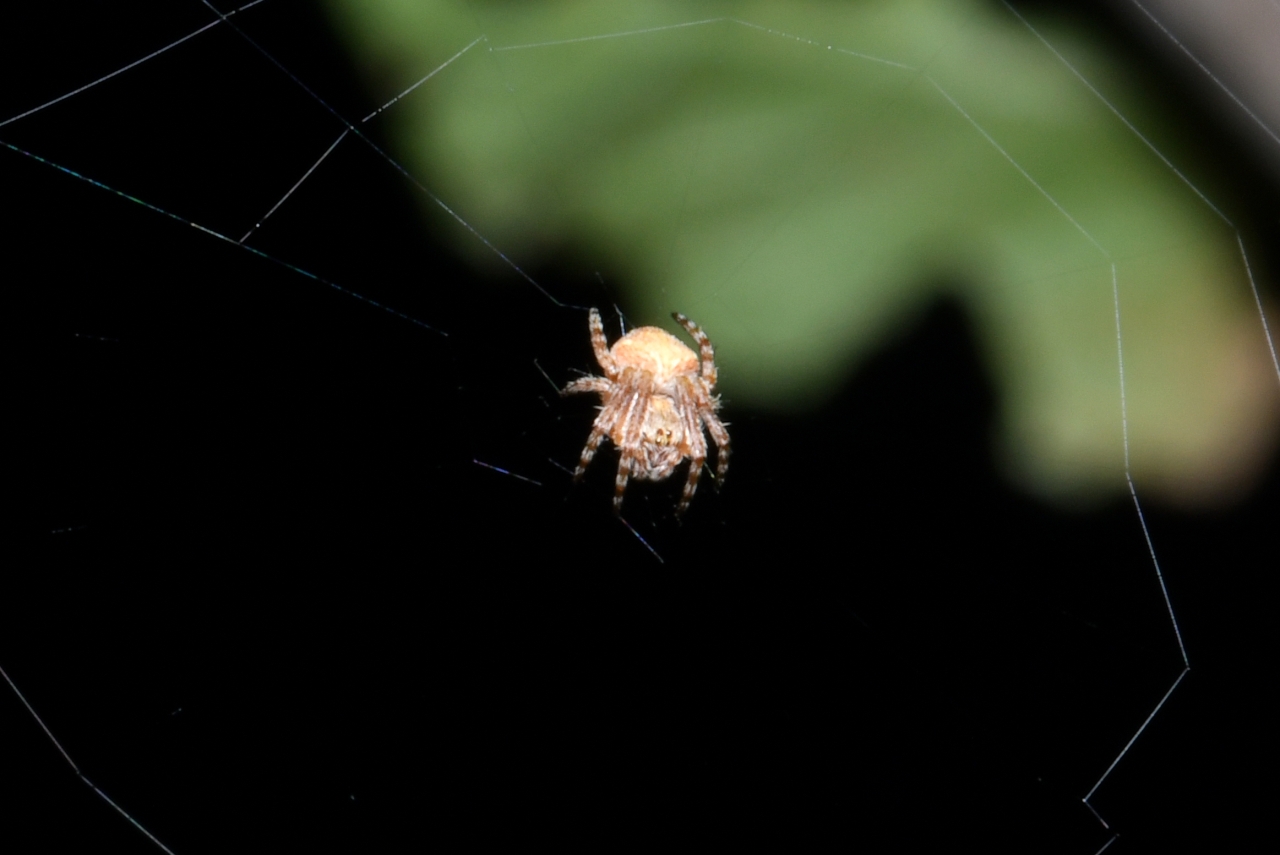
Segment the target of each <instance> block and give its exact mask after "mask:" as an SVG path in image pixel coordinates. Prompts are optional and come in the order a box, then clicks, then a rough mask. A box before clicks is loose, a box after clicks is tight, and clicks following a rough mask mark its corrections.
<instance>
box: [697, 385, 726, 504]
mask: <svg viewBox="0 0 1280 855" xmlns="http://www.w3.org/2000/svg"><path fill="white" fill-rule="evenodd" d="M698 414H699V415H700V416H702V423H703V424H705V425H706V426H707V433H709V434H711V439H712V441H713V442H715V444H716V483H717V486H723V484H724V475H725V473H726V472H728V471H729V431H727V430H725V426H724V422H722V421H720V417H719V416H717V415H716V411H715V410H714V409H712V407H711V405H710V404H703V405H702V406H700V407H699V409H698Z"/></svg>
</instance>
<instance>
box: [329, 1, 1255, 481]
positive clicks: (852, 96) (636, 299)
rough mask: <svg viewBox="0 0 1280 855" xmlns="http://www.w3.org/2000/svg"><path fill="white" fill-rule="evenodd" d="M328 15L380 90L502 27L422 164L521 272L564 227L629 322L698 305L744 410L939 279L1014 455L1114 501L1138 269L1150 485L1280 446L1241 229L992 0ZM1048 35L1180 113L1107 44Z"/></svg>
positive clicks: (790, 404)
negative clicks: (966, 329) (1127, 69)
mask: <svg viewBox="0 0 1280 855" xmlns="http://www.w3.org/2000/svg"><path fill="white" fill-rule="evenodd" d="M331 6H332V7H333V11H334V15H335V19H336V20H337V21H339V22H340V29H341V31H342V32H343V33H344V34H346V36H347V37H348V38H349V39H350V43H351V45H352V47H353V48H354V49H355V50H356V51H357V53H358V55H359V56H360V57H361V58H362V63H363V64H364V65H365V66H366V67H367V68H368V69H369V73H370V75H371V77H372V79H373V80H374V81H375V85H376V87H377V89H378V91H382V92H386V93H393V92H396V91H400V90H402V89H404V88H405V87H406V86H407V85H409V84H410V83H412V82H413V81H414V80H416V79H418V78H420V77H422V76H423V75H425V74H426V73H428V72H429V71H431V70H432V69H433V68H435V67H437V66H439V65H440V64H441V63H444V62H445V61H446V60H447V59H449V58H450V57H452V56H454V54H456V53H457V52H458V51H459V50H462V49H463V48H464V47H466V46H467V45H468V44H470V43H471V42H473V41H474V40H476V39H480V41H479V42H477V43H476V44H475V45H474V46H473V47H472V48H471V49H470V50H468V51H466V52H465V53H464V54H463V55H462V56H461V57H458V58H457V59H456V60H455V61H453V62H452V63H451V64H449V65H448V66H447V67H445V68H443V69H441V70H439V71H438V73H437V74H436V75H435V76H434V77H433V78H432V79H431V80H429V81H428V82H426V83H425V84H424V85H423V86H422V87H421V88H420V89H418V90H416V91H415V92H414V93H412V94H411V95H408V96H407V97H406V98H405V99H404V100H403V101H401V102H399V103H397V104H396V105H395V108H394V111H393V112H391V113H390V114H389V115H390V116H391V118H392V120H393V122H394V123H395V125H396V127H398V128H399V130H400V134H401V136H400V141H399V143H398V151H397V157H398V158H400V159H401V160H403V161H404V162H406V163H407V164H408V165H409V167H410V168H411V169H412V170H413V171H414V172H415V173H416V174H418V175H419V176H422V177H424V178H425V180H426V181H427V183H428V184H429V185H430V186H431V187H432V189H433V191H434V192H436V193H438V194H439V196H440V197H441V198H442V199H444V200H446V201H447V203H448V204H449V205H450V206H452V207H454V208H455V209H456V210H457V211H458V212H459V213H460V215H461V216H462V217H464V218H465V219H466V220H467V221H468V222H469V223H470V224H471V225H473V226H474V227H475V228H476V229H477V230H478V231H479V232H480V233H481V234H483V235H484V236H485V237H486V238H487V239H489V240H490V241H492V242H493V243H495V244H496V245H497V246H499V247H501V248H502V249H503V251H504V252H507V253H508V254H509V255H511V256H512V257H514V258H516V259H518V260H519V262H520V263H521V264H524V265H529V264H532V263H533V262H535V261H536V259H538V258H539V257H540V255H541V254H542V253H544V252H547V251H553V250H560V249H563V248H565V247H570V248H572V249H573V250H574V251H575V252H577V253H579V254H581V255H582V256H583V257H585V258H587V259H589V260H590V262H589V263H590V264H592V266H593V267H595V268H597V269H600V270H602V271H605V272H606V274H607V277H608V278H609V279H610V280H611V281H612V282H615V283H617V284H618V286H619V288H620V289H621V290H622V291H623V292H625V293H626V295H627V298H628V305H629V306H630V307H631V308H632V312H633V315H634V321H635V322H638V323H660V322H662V320H663V319H665V318H666V317H667V315H668V314H669V312H670V311H671V310H673V309H678V310H680V311H683V312H685V313H687V314H689V315H690V316H692V317H694V318H696V319H697V320H698V321H699V323H701V324H702V325H703V326H704V327H705V328H706V329H707V330H708V331H709V332H710V333H711V334H712V337H713V340H714V341H715V342H716V345H717V349H718V353H719V355H720V362H721V365H722V373H721V378H722V389H723V391H724V393H725V395H726V397H727V398H728V399H729V400H731V401H732V402H733V404H734V406H755V407H768V408H796V407H803V406H811V405H814V404H815V403H818V402H820V401H821V400H822V399H823V398H824V397H825V396H828V395H830V394H831V393H832V392H833V390H834V389H835V388H836V387H837V386H838V384H839V383H841V382H842V381H843V380H844V379H845V378H846V377H847V376H848V374H849V373H850V372H851V371H852V370H853V369H854V367H855V366H856V365H857V361H858V360H859V358H861V357H863V356H865V355H866V354H867V353H869V352H870V351H871V350H873V349H874V348H875V347H877V346H878V345H880V344H882V343H883V342H884V341H885V340H886V338H887V337H888V336H890V335H892V334H893V333H894V332H895V331H896V330H897V329H898V328H900V327H901V325H903V324H904V323H906V322H909V320H910V319H911V317H912V316H913V314H914V313H915V312H916V311H918V310H919V309H920V307H921V306H923V305H924V304H925V303H926V302H927V301H928V300H929V299H931V298H932V297H934V296H936V295H937V294H938V293H939V292H940V291H945V292H947V293H950V294H952V295H955V296H957V297H958V298H960V299H961V300H962V301H963V302H964V304H965V305H967V306H968V307H969V309H970V311H971V314H972V316H973V318H974V319H975V321H976V323H977V325H978V328H979V330H980V332H979V335H980V337H981V343H982V345H983V347H984V349H985V353H986V355H987V358H988V365H989V367H990V371H991V373H992V375H993V377H994V379H995V381H996V383H997V386H998V388H999V390H1000V400H1001V407H1002V429H1001V436H1000V437H998V440H999V442H1000V445H1001V448H1002V449H1003V455H1004V459H1005V460H1006V461H1007V462H1008V468H1009V471H1010V472H1011V473H1012V474H1013V475H1014V476H1015V477H1016V478H1017V479H1018V480H1020V481H1021V482H1022V483H1023V484H1024V485H1026V486H1028V487H1029V488H1031V489H1033V490H1035V491H1037V492H1039V493H1041V494H1044V495H1050V496H1054V497H1058V498H1067V499H1070V498H1075V499H1081V498H1089V497H1092V496H1099V495H1108V494H1114V493H1116V492H1119V491H1121V490H1123V489H1124V481H1123V471H1124V470H1123V449H1122V442H1121V437H1122V432H1121V415H1120V394H1119V372H1118V369H1117V352H1116V316H1115V308H1114V303H1113V299H1112V272H1111V271H1112V264H1113V263H1114V264H1115V269H1116V284H1117V287H1118V290H1119V295H1120V309H1121V320H1122V324H1123V344H1124V357H1125V370H1126V375H1125V377H1126V381H1127V392H1128V416H1129V427H1130V437H1131V443H1132V454H1133V467H1134V472H1135V477H1137V478H1138V479H1139V480H1140V481H1142V482H1143V483H1144V486H1145V488H1146V489H1148V490H1158V491H1162V492H1164V494H1165V495H1167V496H1171V497H1174V498H1179V499H1183V500H1190V501H1197V500H1205V499H1212V498H1214V497H1217V496H1220V495H1224V494H1226V493H1227V492H1229V491H1230V489H1231V488H1232V487H1233V486H1235V485H1237V484H1238V483H1240V482H1241V481H1242V480H1247V474H1248V472H1249V471H1250V470H1251V469H1252V468H1255V467H1257V466H1258V465H1259V462H1260V460H1261V458H1262V456H1263V455H1264V454H1265V453H1266V452H1267V451H1268V450H1269V449H1270V447H1271V445H1272V444H1273V442H1274V438H1275V433H1276V431H1275V422H1276V417H1277V406H1276V401H1277V396H1276V394H1275V382H1276V378H1275V376H1274V374H1273V373H1271V370H1270V366H1269V363H1268V361H1267V359H1266V353H1265V343H1264V342H1263V340H1262V338H1261V333H1260V330H1259V328H1258V327H1259V325H1258V318H1257V314H1256V310H1255V309H1254V308H1253V306H1252V303H1251V298H1250V296H1249V292H1248V286H1247V280H1246V278H1245V272H1244V266H1243V263H1242V261H1241V258H1240V255H1239V252H1238V250H1237V248H1236V244H1235V237H1234V232H1233V231H1232V230H1231V229H1230V228H1228V227H1226V226H1225V225H1224V223H1223V221H1222V220H1221V219H1219V218H1218V217H1217V216H1216V215H1215V214H1214V213H1213V212H1212V211H1211V210H1210V209H1209V208H1208V207H1207V206H1206V205H1205V204H1204V203H1203V202H1202V201H1201V200H1200V199H1199V198H1198V197H1197V196H1196V194H1195V193H1194V192H1193V191H1192V190H1191V189H1189V188H1188V187H1187V185H1186V184H1185V183H1183V182H1182V181H1181V180H1180V179H1179V178H1178V177H1177V176H1176V175H1175V174H1174V173H1173V172H1172V171H1171V170H1170V169H1168V168H1167V167H1166V166H1165V165H1164V164H1163V163H1162V162H1161V161H1160V159H1159V158H1158V157H1157V156H1155V155H1154V154H1152V152H1151V151H1150V150H1149V149H1148V148H1147V147H1146V146H1145V145H1144V144H1143V143H1142V141H1141V140H1139V139H1138V138H1137V137H1136V136H1135V135H1134V134H1133V133H1131V132H1130V131H1129V130H1128V129H1126V128H1125V126H1124V125H1123V124H1122V123H1121V122H1120V121H1119V120H1118V119H1117V118H1116V116H1115V115H1114V114H1113V113H1112V112H1111V111H1110V110H1108V109H1107V108H1106V107H1105V106H1104V105H1103V104H1102V103H1101V102H1100V101H1099V100H1097V98H1095V97H1094V96H1093V95H1092V94H1091V93H1090V92H1089V91H1088V90H1087V89H1086V88H1085V86H1083V85H1082V84H1081V83H1080V81H1079V80H1078V79H1077V78H1076V77H1075V76H1073V74H1072V73H1071V71H1070V70H1069V69H1067V68H1066V67H1065V66H1064V65H1063V64H1062V63H1060V62H1059V61H1058V60H1056V59H1055V58H1054V56H1053V55H1052V53H1050V52H1049V51H1048V50H1047V49H1046V48H1045V46H1044V45H1043V44H1041V43H1040V42H1039V41H1038V40H1037V39H1036V37H1035V36H1034V35H1033V34H1032V33H1031V32H1030V31H1029V30H1028V29H1027V28H1025V27H1024V26H1023V25H1022V24H1021V23H1020V22H1019V21H1018V20H1017V18H1015V17H1014V16H1013V15H1011V14H1008V13H1006V12H1003V11H1002V10H1000V9H999V8H998V7H996V6H994V5H992V4H987V3H980V2H976V0H971V2H963V0H945V2H943V0H913V2H892V3H889V2H861V3H850V2H834V0H833V1H832V2H816V0H810V2H792V3H788V4H785V7H784V6H783V4H777V3H770V2H742V3H712V2H692V3H691V2H675V0H632V1H631V2H625V3H617V2H600V0H562V2H540V3H524V2H519V3H517V2H499V0H488V2H480V0H476V2H471V3H460V2H443V0H441V2H420V0H331ZM1042 26H1044V28H1045V31H1046V32H1048V33H1049V36H1050V40H1051V41H1052V42H1053V44H1054V46H1055V47H1056V48H1057V49H1058V50H1060V51H1062V52H1063V53H1064V54H1066V55H1069V56H1070V57H1071V58H1072V61H1073V63H1075V64H1076V65H1077V66H1078V67H1080V68H1081V69H1082V71H1083V72H1084V73H1085V74H1086V75H1087V76H1088V77H1089V79H1090V80H1091V81H1093V82H1094V83H1095V84H1097V85H1099V86H1101V87H1102V88H1103V89H1105V90H1106V91H1107V93H1108V96H1109V97H1110V98H1112V99H1113V100H1115V101H1116V102H1117V103H1120V104H1122V105H1123V106H1122V111H1123V112H1124V115H1125V118H1127V119H1128V120H1130V121H1132V122H1134V123H1135V124H1136V125H1138V126H1141V127H1144V128H1150V127H1160V125H1161V123H1160V120H1159V119H1158V118H1157V117H1153V116H1150V115H1148V114H1147V111H1146V109H1145V108H1144V107H1143V106H1142V100H1141V98H1140V95H1139V94H1138V93H1134V92H1132V91H1129V90H1128V89H1126V87H1125V84H1124V81H1123V80H1121V79H1120V78H1119V76H1118V74H1117V73H1116V72H1115V70H1114V69H1113V68H1112V67H1111V65H1112V64H1111V63H1110V62H1109V61H1108V59H1107V58H1106V57H1104V56H1102V55H1101V54H1100V53H1099V51H1098V49H1097V48H1095V47H1093V46H1091V45H1090V44H1089V43H1088V42H1086V41H1085V40H1083V39H1082V38H1081V37H1079V36H1078V35H1077V34H1074V33H1072V32H1070V31H1067V30H1065V29H1063V28H1062V27H1053V26H1050V25H1042ZM426 207H427V209H428V213H429V215H430V216H431V217H433V219H434V220H435V221H436V222H437V223H438V224H439V225H441V226H443V227H445V228H457V225H456V223H452V222H451V221H450V220H449V219H448V218H447V217H445V216H444V215H443V214H442V212H441V211H440V210H439V209H438V208H437V207H436V206H434V205H433V204H431V203H430V202H429V201H427V202H426ZM458 234H459V240H458V245H459V246H460V247H462V248H464V249H465V250H469V251H471V252H472V253H474V256H475V259H476V261H477V263H479V264H494V263H496V262H497V259H496V258H495V256H494V255H493V253H492V252H491V251H490V250H488V249H487V248H486V247H484V246H483V245H482V244H480V243H479V242H478V241H475V240H474V238H472V237H470V236H469V235H466V234H465V233H464V232H462V230H461V229H460V228H459V231H458ZM551 290H554V288H552V289H551ZM903 394H904V395H909V394H911V392H910V390H909V389H904V390H903ZM868 417H874V414H868ZM939 429H940V430H944V429H945V425H941V426H939ZM816 441H817V440H815V442H816Z"/></svg>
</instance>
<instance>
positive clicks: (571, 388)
mask: <svg viewBox="0 0 1280 855" xmlns="http://www.w3.org/2000/svg"><path fill="white" fill-rule="evenodd" d="M672 317H673V318H675V319H676V321H677V322H679V324H680V325H681V326H682V327H684V328H685V329H686V330H688V331H689V335H691V336H693V339H694V341H696V342H697V343H698V348H699V349H700V350H701V356H702V359H701V371H699V359H698V354H695V353H694V352H693V351H692V350H690V349H689V347H688V346H687V345H685V344H684V343H683V342H681V341H680V339H678V338H676V337H675V336H673V335H672V334H671V333H669V332H667V331H666V330H663V329H659V328H658V327H640V328H639V329H634V330H632V331H631V332H629V333H627V334H626V335H624V336H623V337H622V338H620V339H618V340H617V341H616V342H614V343H613V347H612V348H610V347H609V342H608V340H607V339H606V338H605V335H604V324H603V323H601V321H600V313H599V312H597V311H596V310H595V309H592V310H591V318H590V326H591V346H592V348H594V350H595V353H596V361H597V362H599V363H600V367H601V368H602V369H603V370H604V376H603V377H583V378H580V379H578V380H574V381H573V382H572V383H570V384H569V385H568V386H565V387H564V389H563V391H562V392H561V394H563V395H569V394H573V393H574V392H595V393H597V394H599V395H600V399H601V406H600V415H598V416H596V422H595V424H594V425H593V426H592V428H591V435H590V436H589V437H587V445H586V447H585V448H583V449H582V459H581V460H579V461H578V468H577V470H576V471H575V472H574V473H573V477H574V480H578V479H579V478H581V477H582V473H583V472H585V471H586V469H587V465H588V464H589V463H591V458H592V457H594V456H595V453H596V449H597V448H599V447H600V442H601V440H603V439H604V438H605V437H606V436H607V437H609V439H610V440H612V441H613V444H614V445H616V446H617V447H618V477H617V480H616V482H615V484H614V493H613V509H614V512H615V513H616V512H620V511H621V510H622V494H623V493H624V492H625V491H626V489H627V480H628V478H630V477H632V476H634V477H635V478H637V479H639V480H642V481H661V480H662V479H664V478H668V477H670V476H671V473H672V472H674V471H675V468H676V467H677V466H679V465H680V463H681V462H682V461H683V460H685V459H686V458H687V459H688V460H689V461H690V463H689V479H688V480H687V481H686V482H685V485H684V493H682V494H681V496H680V504H679V505H678V506H677V507H676V513H677V514H682V513H684V511H685V509H686V508H687V507H689V500H690V499H692V498H693V493H694V491H695V490H696V489H697V488H698V476H699V475H700V474H701V473H702V464H703V463H704V462H705V461H706V459H707V440H706V437H705V436H704V435H703V428H705V429H706V431H707V433H709V434H711V439H712V440H713V441H714V442H715V444H716V477H717V479H719V480H721V481H723V480H724V474H725V472H726V471H727V470H728V468H729V433H728V431H726V430H725V427H724V422H722V421H720V418H719V416H717V415H716V411H717V410H718V409H719V408H720V399H719V397H717V396H716V395H715V394H714V392H715V385H716V362H715V353H714V350H713V348H712V347H711V341H710V340H709V339H708V338H707V334H706V333H704V332H703V331H702V328H701V327H699V326H698V325H697V324H695V323H694V322H693V321H691V320H689V319H688V318H686V317H685V316H684V315H682V314H680V313H679V312H676V313H674V314H673V315H672Z"/></svg>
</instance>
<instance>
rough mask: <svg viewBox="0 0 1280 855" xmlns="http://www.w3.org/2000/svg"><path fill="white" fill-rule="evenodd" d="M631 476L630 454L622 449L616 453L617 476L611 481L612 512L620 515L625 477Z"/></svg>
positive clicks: (625, 485)
mask: <svg viewBox="0 0 1280 855" xmlns="http://www.w3.org/2000/svg"><path fill="white" fill-rule="evenodd" d="M630 477H631V455H629V454H627V452H626V449H623V450H622V451H621V453H620V454H619V455H618V476H617V478H615V479H614V481H613V512H614V514H616V515H617V516H622V494H623V493H625V492H626V491H627V479H628V478H630Z"/></svg>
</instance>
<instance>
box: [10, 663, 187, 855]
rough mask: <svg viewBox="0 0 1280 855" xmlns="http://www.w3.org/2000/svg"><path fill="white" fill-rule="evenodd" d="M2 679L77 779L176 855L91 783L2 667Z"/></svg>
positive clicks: (167, 850) (169, 852)
mask: <svg viewBox="0 0 1280 855" xmlns="http://www.w3.org/2000/svg"><path fill="white" fill-rule="evenodd" d="M0 677H4V681H5V682H6V683H8V684H9V688H10V689H12V690H13V693H14V694H15V695H17V696H18V700H20V701H22V705H23V706H24V707H26V708H27V712H29V713H30V714H31V717H32V718H33V719H35V721H36V724H38V725H40V729H41V730H43V731H44V735H45V736H46V737H48V739H49V741H50V742H52V743H53V747H54V748H56V749H58V753H59V754H61V755H62V759H63V760H66V761H67V765H68V766H70V767H71V771H73V772H75V773H76V777H78V778H79V779H80V780H81V781H83V782H84V783H85V786H87V787H88V788H89V789H91V790H93V792H94V794H95V795H96V796H97V797H98V798H100V799H102V800H103V801H104V802H106V803H107V804H108V805H110V806H111V809H112V810H114V811H115V812H116V813H118V814H120V816H122V817H124V818H125V820H126V821H127V822H128V823H129V824H130V825H132V826H133V827H134V828H136V829H138V831H140V832H142V833H143V834H144V835H146V837H147V839H148V840H150V841H151V842H152V843H154V844H155V845H156V846H158V847H160V850H161V851H162V852H165V853H167V855H176V853H175V852H174V851H173V850H172V849H170V848H169V847H168V846H165V845H164V843H162V842H161V841H160V839H159V838H158V837H156V836H155V835H154V834H152V833H151V832H150V831H148V830H147V828H146V826H144V825H143V824H142V823H140V822H138V821H137V820H136V819H134V818H133V817H132V816H130V815H129V812H128V811H126V810H125V809H124V808H122V807H120V805H118V804H116V802H115V801H114V800H113V799H112V798H111V796H109V795H107V794H106V793H104V792H103V791H102V790H101V789H99V788H98V785H97V784H95V783H94V782H93V781H91V780H90V779H89V776H88V775H86V774H85V773H84V772H82V771H81V770H80V767H79V766H78V765H76V761H74V760H72V759H71V755H70V754H68V753H67V749H65V748H63V747H62V743H61V742H59V741H58V737H56V736H54V735H53V731H51V730H49V726H48V725H47V724H45V723H44V719H42V718H40V714H39V713H37V712H36V710H35V707H33V706H31V702H30V701H28V700H27V696H26V695H24V694H22V690H21V689H19V688H18V685H17V684H16V683H14V682H13V678H11V677H10V676H9V672H8V671H5V670H4V668H3V667H2V666H0Z"/></svg>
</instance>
